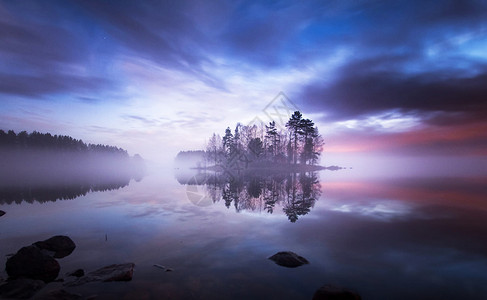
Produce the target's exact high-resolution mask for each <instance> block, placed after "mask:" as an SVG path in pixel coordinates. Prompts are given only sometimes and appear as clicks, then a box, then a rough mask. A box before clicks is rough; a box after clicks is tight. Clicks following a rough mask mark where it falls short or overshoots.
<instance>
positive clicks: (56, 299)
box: [36, 290, 83, 300]
mask: <svg viewBox="0 0 487 300" xmlns="http://www.w3.org/2000/svg"><path fill="white" fill-rule="evenodd" d="M82 298H83V297H82V296H81V295H78V294H72V293H70V292H67V291H65V290H54V291H51V292H49V293H47V294H45V295H43V296H40V297H38V298H36V299H37V300H78V299H82Z"/></svg>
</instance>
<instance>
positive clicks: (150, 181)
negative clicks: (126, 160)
mask: <svg viewBox="0 0 487 300" xmlns="http://www.w3.org/2000/svg"><path fill="white" fill-rule="evenodd" d="M357 172H359V171H356V170H349V169H347V170H339V171H328V170H325V171H321V172H318V173H317V174H308V175H306V176H307V177H306V176H305V177H303V178H301V177H299V175H298V176H296V177H294V178H293V177H291V178H289V177H285V176H284V177H280V178H278V179H274V178H270V177H269V176H264V175H262V176H258V177H257V179H255V178H250V179H248V180H247V179H246V180H244V181H243V182H240V183H238V184H236V185H233V186H232V185H231V183H229V182H225V181H224V180H223V181H222V180H220V179H215V178H213V179H211V178H210V179H208V178H209V177H208V176H204V175H201V174H199V175H196V177H193V176H194V175H195V174H194V173H192V174H191V173H184V172H181V171H180V170H172V169H168V170H167V171H166V172H161V173H160V174H150V175H148V176H147V177H145V178H143V180H141V181H140V182H136V181H133V180H132V181H131V182H130V183H129V184H128V185H126V186H123V185H121V186H120V185H119V186H117V185H115V186H114V187H116V188H115V189H111V190H110V189H109V188H110V186H109V185H107V186H106V188H103V186H102V187H99V188H98V190H100V191H96V192H88V193H86V194H85V195H83V194H84V193H85V192H84V191H85V190H83V189H82V188H81V189H80V190H79V191H78V192H77V191H76V189H75V190H74V191H73V189H72V188H71V189H66V188H64V192H63V191H54V190H50V191H43V192H37V194H36V193H34V195H33V196H32V195H30V196H29V193H27V192H26V191H25V190H24V191H21V192H20V194H19V192H18V191H5V190H4V191H2V193H1V197H2V199H0V200H1V202H0V209H1V210H3V211H5V212H6V214H5V215H4V216H2V217H0V265H2V266H4V265H5V262H6V259H7V257H6V255H7V254H10V253H15V252H16V251H17V250H18V249H19V248H21V247H22V246H25V245H30V244H31V243H33V242H35V241H38V240H44V239H47V238H49V237H51V236H54V235H60V234H62V235H68V236H69V237H71V238H72V239H73V241H74V242H75V243H76V245H77V247H76V249H75V251H74V252H73V253H72V254H71V255H70V256H68V257H65V258H63V259H60V260H59V263H60V265H61V272H60V277H63V276H64V274H65V273H66V272H70V271H74V270H76V269H78V268H82V269H84V270H85V271H91V270H95V269H97V268H100V267H103V266H106V265H109V264H113V263H125V262H134V263H135V265H136V268H135V272H134V277H133V280H132V281H130V282H113V283H91V284H86V285H83V286H79V287H74V288H68V289H67V290H69V291H72V292H75V293H80V294H82V295H84V296H90V295H98V296H99V299H311V298H312V296H313V294H314V292H315V291H316V289H318V288H319V287H320V286H322V285H325V284H330V285H336V286H341V287H345V288H348V289H350V290H353V291H356V292H358V293H359V294H360V295H361V296H362V299H485V298H487V285H486V282H487V197H486V196H487V176H462V177H456V176H451V175H450V176H445V174H439V175H438V176H412V175H408V176H399V177H397V178H394V177H391V176H383V177H380V176H379V177H378V176H374V177H367V176H355V175H356V173H357ZM174 173H176V174H174ZM311 175H312V176H311ZM198 176H199V177H198ZM201 176H202V177H201ZM188 178H189V179H188ZM191 178H193V179H191ZM201 178H203V179H201ZM191 180H193V181H191ZM188 182H189V183H193V184H191V185H186V184H185V183H188ZM195 183H197V184H195ZM198 184H200V185H198ZM104 189H107V190H106V191H103V190H104ZM30 191H31V190H30ZM63 193H65V194H66V193H67V194H68V195H66V196H65V197H64V198H67V200H59V199H58V200H57V201H49V200H52V199H51V198H52V197H54V198H62V195H63ZM19 195H20V196H19ZM22 198H23V199H27V200H29V201H21V199H22ZM39 199H40V200H41V201H36V200H39ZM269 199H270V200H269ZM269 201H270V202H269ZM269 211H272V213H270V212H269ZM285 250H290V251H294V252H296V253H298V254H299V255H302V256H304V257H305V258H306V259H308V260H309V261H310V264H309V265H304V266H301V267H298V268H285V267H281V266H278V265H276V264H274V263H273V262H272V261H270V260H268V259H267V258H268V257H269V256H271V255H272V254H274V253H276V252H278V251H285ZM154 264H159V265H163V266H166V267H169V268H172V269H173V271H172V272H164V270H161V269H160V268H157V267H154ZM1 269H2V270H1V271H0V277H2V278H4V279H5V278H6V277H7V274H6V273H5V271H4V270H3V269H4V268H3V267H2V268H1ZM61 286H62V283H51V284H49V285H48V286H46V287H45V288H44V291H43V292H45V291H49V290H50V289H55V288H59V287H61Z"/></svg>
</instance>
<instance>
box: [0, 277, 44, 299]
mask: <svg viewBox="0 0 487 300" xmlns="http://www.w3.org/2000/svg"><path fill="white" fill-rule="evenodd" d="M45 285H46V284H45V283H44V281H42V280H35V279H28V278H19V279H15V280H10V281H7V282H6V283H5V284H3V285H1V286H0V296H1V297H2V298H12V299H28V298H30V297H32V296H34V294H35V293H37V291H39V290H40V289H42V288H43V287H44V286H45Z"/></svg>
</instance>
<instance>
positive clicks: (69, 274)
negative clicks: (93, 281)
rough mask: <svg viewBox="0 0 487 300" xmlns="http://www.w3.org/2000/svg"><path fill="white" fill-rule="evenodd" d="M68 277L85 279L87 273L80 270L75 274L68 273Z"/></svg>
mask: <svg viewBox="0 0 487 300" xmlns="http://www.w3.org/2000/svg"><path fill="white" fill-rule="evenodd" d="M67 275H68V276H74V277H83V276H85V271H84V270H83V269H78V270H76V271H74V272H71V273H68V274H67Z"/></svg>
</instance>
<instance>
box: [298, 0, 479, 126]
mask: <svg viewBox="0 0 487 300" xmlns="http://www.w3.org/2000/svg"><path fill="white" fill-rule="evenodd" d="M357 3H359V2H357ZM486 5H487V3H485V2H482V1H454V0H452V1H441V2H438V1H407V2H405V1H372V2H360V4H358V5H357V6H355V7H354V9H355V10H356V11H357V14H356V15H355V16H353V17H351V19H350V21H351V22H350V24H349V25H350V27H351V28H352V30H349V31H346V32H345V33H344V35H343V36H342V37H343V39H344V40H345V41H346V42H345V43H343V44H342V45H344V46H347V45H348V46H353V48H351V49H352V51H353V55H352V56H351V58H350V59H349V61H347V62H345V63H344V65H343V66H342V67H341V68H339V69H338V70H336V71H335V72H334V74H333V75H332V76H333V78H332V79H331V80H328V81H327V82H325V81H324V80H320V79H317V80H315V81H314V82H312V83H310V84H308V85H307V86H304V87H302V88H301V91H300V92H299V93H298V98H300V99H302V101H304V103H305V104H308V105H310V106H311V107H312V108H313V109H318V110H322V111H326V112H327V116H326V120H327V121H330V120H347V119H357V118H363V117H366V116H369V115H373V114H378V113H387V112H389V111H396V112H400V113H407V114H414V115H416V116H419V117H421V118H424V119H425V120H426V121H428V122H431V123H435V124H445V123H451V122H468V121H472V120H478V119H485V118H486V117H487V104H486V102H485V97H486V95H487V64H486V63H485V62H482V61H481V60H478V59H474V58H469V57H467V56H466V55H465V54H462V53H464V52H461V50H462V47H464V46H463V45H459V44H458V43H459V42H457V41H455V38H457V37H458V36H461V35H466V36H468V37H470V38H472V37H476V38H478V37H482V36H484V37H485V35H486V33H485V26H486V25H487V21H486V20H487V6H486ZM351 35H355V36H354V37H352V36H351ZM334 42H338V39H335V40H334ZM338 43H339V42H338ZM328 44H329V42H328ZM460 44H461V43H460ZM428 47H436V48H435V50H436V52H437V53H435V54H433V55H432V57H429V56H428V54H427V51H428ZM464 50H465V49H464ZM465 51H468V49H466V50H465Z"/></svg>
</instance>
